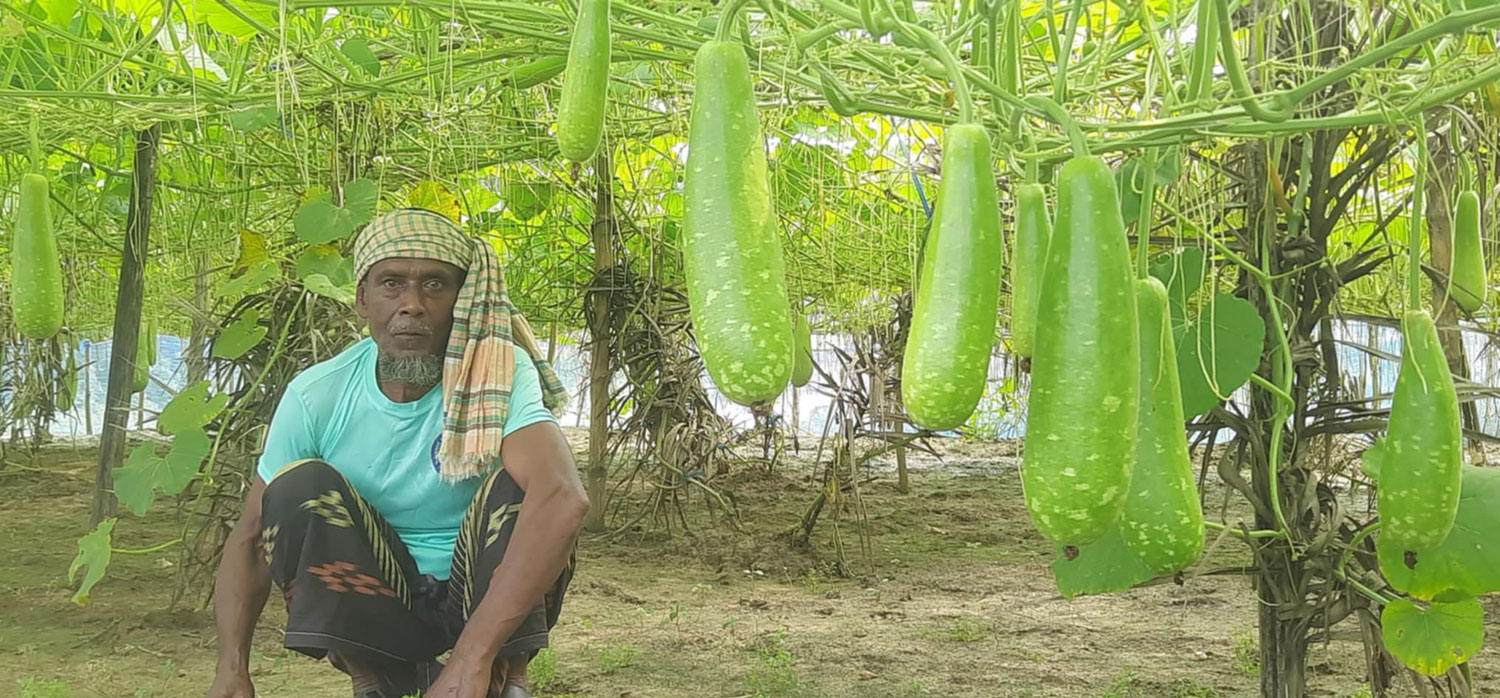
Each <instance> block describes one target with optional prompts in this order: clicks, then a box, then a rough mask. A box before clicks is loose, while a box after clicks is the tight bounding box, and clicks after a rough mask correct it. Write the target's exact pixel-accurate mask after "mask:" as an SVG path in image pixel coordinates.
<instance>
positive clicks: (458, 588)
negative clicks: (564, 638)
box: [261, 460, 577, 662]
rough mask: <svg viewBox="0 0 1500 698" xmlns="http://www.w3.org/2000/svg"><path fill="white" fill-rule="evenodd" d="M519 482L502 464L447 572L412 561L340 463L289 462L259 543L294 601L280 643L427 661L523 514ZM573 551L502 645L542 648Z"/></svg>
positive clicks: (514, 651)
mask: <svg viewBox="0 0 1500 698" xmlns="http://www.w3.org/2000/svg"><path fill="white" fill-rule="evenodd" d="M523 494H524V493H523V492H522V491H521V488H520V487H519V486H517V485H516V483H515V481H514V480H512V479H511V477H510V475H509V474H508V473H506V472H505V471H504V469H496V471H495V473H493V474H492V475H490V476H489V477H488V478H487V479H486V480H485V482H484V485H483V486H482V487H480V488H479V492H478V493H477V494H476V495H475V497H474V501H473V502H472V503H471V504H470V505H469V510H468V513H467V514H466V515H465V516H464V520H463V524H462V527H461V528H460V529H459V533H458V542H457V544H456V545H455V547H454V551H453V568H452V571H451V573H450V576H449V578H448V579H447V580H438V579H436V578H434V577H433V576H432V575H424V574H421V573H419V572H418V571H417V565H416V562H415V561H413V560H412V557H411V553H410V552H408V551H407V549H406V546H405V545H404V544H403V543H402V542H401V539H400V538H399V537H397V535H396V531H395V529H394V528H392V527H391V525H390V524H389V523H388V522H387V521H386V520H385V518H384V517H382V516H381V515H380V512H378V511H376V510H375V508H374V507H373V506H371V505H370V504H369V503H368V502H366V501H365V500H364V499H362V498H361V497H360V496H359V493H357V492H355V491H354V487H353V486H352V485H350V484H349V481H348V480H346V479H344V476H343V475H341V474H339V472H338V471H337V470H335V469H334V467H333V466H331V465H329V464H327V463H324V462H322V461H318V460H308V461H301V462H298V463H294V464H291V465H289V466H287V467H286V468H284V469H283V470H282V471H281V472H280V473H278V474H277V475H276V477H275V478H274V479H272V480H271V482H270V483H269V484H268V485H267V486H266V493H265V498H264V499H263V500H262V514H261V517H262V525H263V526H264V528H263V530H262V532H261V533H262V541H263V542H264V545H265V551H266V559H267V561H268V562H269V564H270V566H271V579H272V580H273V581H275V583H276V586H277V587H278V588H280V589H281V591H282V595H283V596H284V597H285V598H286V603H287V624H286V640H285V644H286V647H287V648H288V649H292V650H296V651H298V652H301V653H303V654H306V655H309V656H311V657H315V658H319V659H321V658H323V657H324V656H327V655H328V654H329V652H330V651H332V652H334V653H335V654H336V655H345V656H351V655H352V656H362V657H366V658H367V660H373V661H380V662H389V661H400V662H422V661H426V660H429V659H433V658H435V657H437V656H438V655H440V654H442V653H444V652H446V651H448V650H449V649H452V647H453V643H454V642H455V641H456V640H457V639H458V635H459V633H460V632H461V631H462V630H463V627H464V624H465V623H466V622H467V621H468V619H469V616H470V614H472V613H473V612H474V609H475V608H476V607H477V606H478V604H479V601H480V599H482V598H484V594H485V591H486V590H487V589H488V588H489V584H490V577H491V576H492V575H493V573H494V570H495V568H496V567H497V566H499V564H500V560H501V559H502V558H503V557H504V556H505V548H506V546H507V545H508V544H509V543H510V536H511V533H512V531H513V530H514V529H515V523H516V516H517V514H519V513H520V509H521V498H522V496H523ZM576 560H577V558H576V556H575V557H574V558H573V560H572V561H570V562H569V564H568V568H567V569H566V570H564V571H563V573H562V575H560V576H559V577H558V579H557V582H556V584H554V585H553V587H552V590H551V591H549V592H548V593H547V594H546V597H545V598H544V600H543V601H542V603H540V604H538V605H537V606H536V607H535V608H533V609H532V610H531V613H530V614H529V615H527V617H526V619H525V620H524V621H523V622H522V623H521V625H520V626H519V627H518V628H516V630H515V632H514V634H512V635H511V637H510V639H509V640H508V641H507V643H506V645H505V647H504V649H502V650H501V652H500V656H502V657H518V656H524V657H527V658H528V659H529V658H530V657H532V656H535V654H536V652H537V651H538V650H540V649H541V648H543V647H546V646H547V642H548V633H549V631H550V630H551V629H552V627H553V626H555V625H556V624H557V618H558V613H559V612H560V611H561V609H562V601H563V595H564V593H565V591H566V590H567V587H568V583H569V582H570V581H571V580H572V577H573V568H574V566H575V564H576Z"/></svg>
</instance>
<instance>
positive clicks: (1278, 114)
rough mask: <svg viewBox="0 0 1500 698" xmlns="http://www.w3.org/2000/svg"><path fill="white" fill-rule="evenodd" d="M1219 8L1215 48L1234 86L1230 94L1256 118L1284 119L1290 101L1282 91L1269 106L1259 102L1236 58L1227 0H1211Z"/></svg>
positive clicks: (1287, 115) (1243, 66) (1290, 106)
mask: <svg viewBox="0 0 1500 698" xmlns="http://www.w3.org/2000/svg"><path fill="white" fill-rule="evenodd" d="M1215 2H1217V3H1218V7H1217V9H1218V10H1219V18H1218V19H1219V24H1218V28H1219V50H1220V51H1221V52H1223V54H1224V72H1225V73H1227V74H1228V75H1229V85H1230V86H1231V87H1233V88H1234V96H1235V97H1238V98H1239V100H1240V106H1242V107H1244V109H1245V112H1246V113H1247V114H1249V115H1250V116H1251V117H1252V118H1254V119H1255V120H1256V121H1270V122H1273V123H1274V122H1279V121H1286V120H1287V119H1290V118H1291V117H1292V107H1293V104H1292V103H1291V100H1289V99H1288V98H1287V96H1286V95H1274V96H1272V97H1271V102H1272V104H1271V106H1266V105H1264V104H1261V102H1260V97H1259V96H1258V95H1256V94H1255V90H1254V89H1252V88H1251V87H1250V78H1249V76H1248V75H1247V74H1246V73H1245V64H1244V63H1243V62H1241V61H1240V56H1239V52H1238V51H1237V50H1236V49H1235V46H1234V24H1233V22H1232V21H1231V20H1232V19H1233V15H1232V14H1231V13H1230V12H1229V0H1215Z"/></svg>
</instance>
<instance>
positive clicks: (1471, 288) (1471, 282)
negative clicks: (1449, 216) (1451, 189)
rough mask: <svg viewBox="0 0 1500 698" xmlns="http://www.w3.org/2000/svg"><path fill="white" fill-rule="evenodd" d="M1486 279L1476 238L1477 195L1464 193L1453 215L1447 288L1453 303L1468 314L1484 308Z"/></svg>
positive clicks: (1477, 234) (1468, 192) (1487, 284)
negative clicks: (1451, 267)
mask: <svg viewBox="0 0 1500 698" xmlns="http://www.w3.org/2000/svg"><path fill="white" fill-rule="evenodd" d="M1488 276H1489V274H1488V273H1487V272H1486V270H1485V265H1484V245H1483V244H1482V243H1481V242H1480V239H1479V194H1477V193H1475V192H1473V191H1466V192H1463V193H1462V194H1459V195H1458V207H1457V209H1456V210H1455V211H1454V212H1453V272H1452V274H1451V275H1450V276H1449V282H1450V283H1449V286H1448V288H1449V292H1450V293H1452V294H1453V301H1454V302H1455V303H1458V305H1459V307H1461V308H1463V309H1464V310H1467V311H1468V312H1471V313H1472V312H1476V311H1478V310H1479V309H1480V308H1482V307H1484V301H1485V296H1487V295H1489V293H1488V291H1489V278H1488Z"/></svg>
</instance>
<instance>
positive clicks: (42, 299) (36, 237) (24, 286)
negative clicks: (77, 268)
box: [10, 174, 63, 339]
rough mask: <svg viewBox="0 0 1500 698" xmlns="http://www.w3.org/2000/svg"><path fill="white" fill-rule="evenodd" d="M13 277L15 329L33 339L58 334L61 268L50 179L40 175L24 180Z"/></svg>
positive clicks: (13, 245) (13, 252)
mask: <svg viewBox="0 0 1500 698" xmlns="http://www.w3.org/2000/svg"><path fill="white" fill-rule="evenodd" d="M10 278H11V308H12V313H13V315H14V316H15V322H16V329H17V330H19V331H20V332H21V334H22V335H23V336H25V337H28V338H31V339H49V338H51V337H52V336H53V335H55V334H57V332H58V330H60V329H62V326H63V281H62V266H61V264H60V263H59V261H58V256H57V238H56V237H55V236H54V235H53V229H52V210H51V202H50V201H49V200H48V184H47V178H46V177H43V176H42V175H39V174H27V175H22V177H21V196H20V199H19V201H18V207H17V211H16V227H15V232H14V234H13V236H12V238H11V277H10Z"/></svg>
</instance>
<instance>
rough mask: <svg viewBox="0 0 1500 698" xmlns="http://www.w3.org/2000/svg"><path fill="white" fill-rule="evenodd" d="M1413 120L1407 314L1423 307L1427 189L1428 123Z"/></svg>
mask: <svg viewBox="0 0 1500 698" xmlns="http://www.w3.org/2000/svg"><path fill="white" fill-rule="evenodd" d="M1413 118H1415V119H1416V122H1417V123H1416V126H1415V128H1416V132H1417V133H1416V141H1417V143H1416V145H1417V163H1416V176H1415V177H1414V178H1413V180H1412V187H1411V225H1410V226H1408V228H1407V231H1406V248H1407V251H1408V252H1409V253H1410V256H1409V258H1408V261H1407V270H1406V308H1407V310H1417V309H1419V308H1421V307H1422V229H1423V228H1424V226H1423V222H1424V221H1423V219H1422V203H1423V201H1422V200H1423V199H1424V198H1426V193H1425V189H1426V187H1427V120H1426V118H1424V117H1423V116H1422V112H1417V113H1416V114H1415V115H1414V117H1413Z"/></svg>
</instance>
